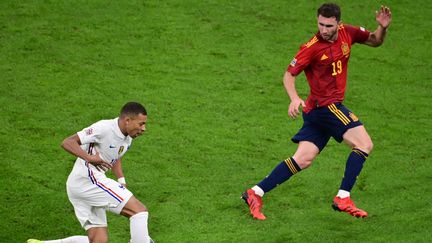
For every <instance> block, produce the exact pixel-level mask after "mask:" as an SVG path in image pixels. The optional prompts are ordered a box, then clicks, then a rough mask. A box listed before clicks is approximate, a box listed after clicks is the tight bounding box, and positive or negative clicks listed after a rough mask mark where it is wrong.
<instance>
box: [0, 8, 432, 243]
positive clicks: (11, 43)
mask: <svg viewBox="0 0 432 243" xmlns="http://www.w3.org/2000/svg"><path fill="white" fill-rule="evenodd" d="M336 2H338V3H339V4H340V5H341V7H342V20H343V22H345V23H351V24H355V25H361V26H364V27H366V28H368V29H369V30H375V28H376V23H375V20H374V12H375V10H377V9H378V8H379V6H380V5H381V4H386V5H388V6H390V7H391V9H392V13H393V23H392V25H391V27H390V29H389V32H388V36H387V39H386V42H385V43H384V45H383V46H381V47H379V48H369V47H366V46H362V45H354V46H353V49H352V57H351V62H350V68H349V75H348V76H349V78H348V79H349V82H348V91H347V93H346V101H345V104H346V105H347V106H348V107H349V108H351V109H352V110H353V111H354V112H355V113H356V115H357V116H359V118H360V119H361V120H362V121H363V122H364V124H365V126H366V128H367V129H368V131H369V133H370V135H371V136H372V139H373V141H374V144H375V147H374V151H373V153H372V154H371V156H370V157H369V159H368V161H367V162H366V164H365V167H364V170H363V171H362V174H361V175H360V177H359V180H358V182H357V184H356V186H355V188H354V190H353V197H354V199H355V200H356V202H357V205H358V206H359V207H361V208H364V209H366V210H367V211H368V212H369V214H370V217H369V218H366V219H356V218H353V217H350V216H349V215H347V214H342V213H337V212H334V211H333V210H332V209H331V207H330V204H331V200H332V197H333V196H334V195H335V193H336V192H337V189H338V186H339V183H340V179H341V177H342V174H343V169H344V166H345V160H346V157H347V156H348V154H349V148H348V147H346V146H344V145H340V144H337V143H336V142H334V141H332V142H330V144H329V146H328V147H327V148H326V149H325V150H324V151H323V153H322V154H321V155H320V156H319V157H318V158H317V159H316V161H315V163H314V164H313V165H312V166H311V168H309V169H308V170H305V171H303V172H301V173H299V174H298V175H296V176H295V177H293V178H292V179H291V180H289V181H288V182H286V183H285V184H283V185H282V186H280V187H278V188H277V189H275V190H274V191H272V192H271V193H269V194H268V195H266V196H265V198H264V209H263V210H264V212H265V214H266V216H267V217H268V220H266V221H263V222H258V221H256V220H253V219H252V218H251V217H250V215H249V214H248V210H247V208H246V205H245V204H244V202H243V201H241V200H240V194H241V193H242V192H243V191H244V190H245V189H247V188H248V187H250V186H252V185H254V184H255V183H257V182H259V181H260V180H261V179H262V178H263V177H264V176H266V174H267V173H269V172H270V171H271V170H272V169H273V167H274V166H275V165H276V164H277V163H279V162H280V161H281V160H283V159H285V158H287V157H289V156H290V155H292V153H293V152H294V151H295V149H296V145H295V144H293V143H291V142H290V138H291V136H293V135H294V134H295V132H296V131H297V130H298V129H299V127H300V126H301V124H302V122H301V119H297V120H290V119H289V118H288V116H287V108H288V104H289V99H288V97H287V95H286V93H285V90H284V88H283V85H282V75H283V73H284V71H285V68H286V67H287V65H288V64H289V62H290V61H291V59H292V57H293V56H294V55H295V53H296V52H297V50H298V47H299V46H300V44H302V43H304V42H306V41H307V40H308V39H309V38H310V37H311V36H312V35H313V34H314V33H315V32H316V30H317V27H316V18H315V14H316V8H317V7H318V6H319V5H320V4H321V3H322V2H321V1H316V0H313V1H304V0H300V1H283V0H274V1H228V0H215V1H211V0H204V1H201V0H168V1H154V0H142V1H139V0H130V1H124V0H119V1H102V0H92V1H83V0H77V1H63V0H59V1H54V0H20V1H12V0H3V1H0V56H1V57H0V82H1V86H0V87H1V88H0V112H1V114H0V124H1V126H2V129H1V130H0V139H1V143H0V157H1V162H0V163H1V170H0V195H1V197H0V242H7V243H11V242H25V241H26V239H28V238H39V239H56V238H62V237H66V236H70V235H81V234H84V232H83V230H82V229H81V227H80V225H79V223H78V221H77V220H76V219H75V216H74V213H73V208H72V206H71V205H70V203H69V201H68V199H67V195H66V188H65V182H66V178H67V176H68V174H69V172H70V170H71V168H72V165H73V163H72V162H73V160H74V158H73V157H72V156H71V155H69V154H67V153H66V152H64V151H63V150H62V149H61V148H60V146H59V144H60V142H61V141H62V140H63V139H64V138H65V137H66V136H69V135H71V134H73V133H75V132H76V131H78V130H80V129H82V128H83V127H85V126H87V125H90V124H91V123H93V122H95V121H97V120H99V119H104V118H112V117H115V116H116V115H117V113H118V110H119V109H120V107H121V105H123V104H124V103H125V102H126V101H130V100H136V101H140V102H142V103H144V104H145V106H146V108H147V109H148V111H149V121H148V133H147V134H146V135H145V136H143V137H141V138H139V139H137V140H136V141H135V142H134V144H133V146H132V148H131V150H130V151H129V152H128V154H126V156H125V158H124V160H123V161H124V162H123V166H124V171H125V174H126V177H127V181H128V185H129V188H130V189H131V191H133V192H134V194H135V195H136V196H137V197H138V198H139V199H141V201H143V202H144V203H145V204H146V205H147V206H148V208H149V210H150V220H149V230H150V233H151V236H152V237H153V238H154V239H155V241H156V242H430V241H431V240H432V233H431V232H430V229H431V228H432V220H431V217H432V207H431V206H432V205H431V201H432V200H431V199H432V198H431V197H432V190H431V183H432V176H431V172H432V169H431V157H432V156H431V150H432V146H431V142H432V141H431V137H432V132H431V131H432V126H431V125H430V124H431V122H430V118H431V115H432V112H431V93H432V84H431V83H432V75H431V73H432V72H431V70H432V65H431V61H430V59H431V57H430V56H431V55H430V50H431V41H430V40H431V39H432V34H431V31H430V25H431V23H432V22H431V19H430V16H432V10H431V8H430V7H428V3H429V2H428V1H425V0H420V1H407V0H400V1H392V0H387V1H384V2H382V3H381V2H379V1H375V0H365V1H336ZM297 87H298V90H299V93H300V95H301V96H302V97H303V98H306V95H307V93H308V87H307V84H306V81H305V78H304V75H303V74H302V75H301V76H300V77H299V78H298V80H297ZM108 220H109V237H110V242H114V243H117V242H127V241H128V239H129V221H128V220H127V219H126V218H123V217H117V216H115V215H112V214H109V217H108Z"/></svg>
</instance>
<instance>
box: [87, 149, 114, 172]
mask: <svg viewBox="0 0 432 243" xmlns="http://www.w3.org/2000/svg"><path fill="white" fill-rule="evenodd" d="M87 162H89V163H90V164H92V165H94V167H96V169H97V170H98V171H107V170H109V169H111V167H112V165H111V164H110V163H108V162H105V161H104V160H103V159H102V158H101V157H100V156H99V152H96V154H94V155H90V156H89V158H88V160H87Z"/></svg>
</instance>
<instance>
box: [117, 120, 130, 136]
mask: <svg viewBox="0 0 432 243" xmlns="http://www.w3.org/2000/svg"><path fill="white" fill-rule="evenodd" d="M117 125H118V127H119V129H120V132H121V133H123V135H125V136H127V135H128V134H127V132H126V123H125V121H124V120H123V119H121V117H119V119H118V121H117Z"/></svg>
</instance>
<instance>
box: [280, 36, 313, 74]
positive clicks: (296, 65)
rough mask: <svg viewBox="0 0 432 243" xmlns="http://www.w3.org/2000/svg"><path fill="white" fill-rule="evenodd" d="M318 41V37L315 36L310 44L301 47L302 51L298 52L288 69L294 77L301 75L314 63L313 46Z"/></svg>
mask: <svg viewBox="0 0 432 243" xmlns="http://www.w3.org/2000/svg"><path fill="white" fill-rule="evenodd" d="M317 41H318V38H317V36H314V37H313V38H312V39H311V40H309V42H308V43H306V44H304V45H301V46H300V50H299V51H298V52H297V54H296V56H295V57H294V59H293V60H292V61H291V63H290V65H289V66H288V68H287V71H288V72H290V73H291V74H292V75H293V76H297V75H298V74H299V73H301V72H302V71H303V70H304V69H305V68H306V67H307V66H309V64H310V63H311V61H312V58H313V53H314V52H313V47H312V45H313V44H315V43H316V42H317Z"/></svg>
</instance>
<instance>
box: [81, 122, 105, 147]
mask: <svg viewBox="0 0 432 243" xmlns="http://www.w3.org/2000/svg"><path fill="white" fill-rule="evenodd" d="M105 129H106V128H105V127H104V126H102V124H101V123H100V122H96V123H94V124H92V125H91V126H89V127H86V128H84V129H83V130H81V131H79V132H77V135H78V137H79V138H80V141H81V144H90V143H100V140H101V138H102V135H103V134H104V130H105Z"/></svg>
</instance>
